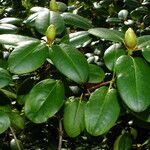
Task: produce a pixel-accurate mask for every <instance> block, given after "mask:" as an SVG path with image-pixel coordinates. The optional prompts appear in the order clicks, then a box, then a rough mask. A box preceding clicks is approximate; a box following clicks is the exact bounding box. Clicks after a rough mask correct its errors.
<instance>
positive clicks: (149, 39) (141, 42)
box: [137, 35, 150, 48]
mask: <svg viewBox="0 0 150 150" xmlns="http://www.w3.org/2000/svg"><path fill="white" fill-rule="evenodd" d="M137 45H138V47H139V48H143V47H146V46H148V45H150V35H144V36H141V37H138V38H137Z"/></svg>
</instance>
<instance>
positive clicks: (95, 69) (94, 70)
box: [88, 64, 105, 83]
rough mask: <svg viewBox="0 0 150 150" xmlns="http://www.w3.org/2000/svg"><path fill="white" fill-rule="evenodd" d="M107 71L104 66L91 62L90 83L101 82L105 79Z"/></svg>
mask: <svg viewBox="0 0 150 150" xmlns="http://www.w3.org/2000/svg"><path fill="white" fill-rule="evenodd" d="M104 77H105V73H104V71H103V69H102V68H100V67H99V66H97V65H94V64H89V79H88V82H89V83H99V82H101V81H103V79H104Z"/></svg>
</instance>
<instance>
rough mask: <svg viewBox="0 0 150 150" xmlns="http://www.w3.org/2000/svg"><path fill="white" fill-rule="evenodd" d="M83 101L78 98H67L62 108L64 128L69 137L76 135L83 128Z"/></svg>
mask: <svg viewBox="0 0 150 150" xmlns="http://www.w3.org/2000/svg"><path fill="white" fill-rule="evenodd" d="M84 108H85V103H84V102H81V101H80V100H79V99H74V98H71V99H69V100H68V101H67V102H66V104H65V108H64V120H63V123H64V129H65V131H66V133H67V134H68V135H69V136H70V137H76V136H78V135H79V134H80V133H81V132H82V131H83V130H84V127H85V126H84Z"/></svg>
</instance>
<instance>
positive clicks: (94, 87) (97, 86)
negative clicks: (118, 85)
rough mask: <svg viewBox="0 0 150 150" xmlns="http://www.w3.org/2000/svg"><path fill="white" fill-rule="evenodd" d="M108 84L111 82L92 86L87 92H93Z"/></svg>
mask: <svg viewBox="0 0 150 150" xmlns="http://www.w3.org/2000/svg"><path fill="white" fill-rule="evenodd" d="M110 82H111V81H107V82H102V83H99V84H96V85H94V86H92V87H90V88H88V90H89V91H92V90H95V89H97V88H99V87H101V86H106V85H108V84H110Z"/></svg>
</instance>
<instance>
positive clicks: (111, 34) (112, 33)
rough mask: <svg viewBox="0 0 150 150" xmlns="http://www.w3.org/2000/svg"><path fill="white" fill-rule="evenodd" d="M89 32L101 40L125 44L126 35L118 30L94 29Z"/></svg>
mask: <svg viewBox="0 0 150 150" xmlns="http://www.w3.org/2000/svg"><path fill="white" fill-rule="evenodd" d="M88 32H89V33H90V34H92V35H94V36H97V37H99V38H103V39H105V40H110V41H114V42H123V39H124V34H123V33H122V32H120V31H118V30H110V29H107V28H93V29H89V31H88Z"/></svg>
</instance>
